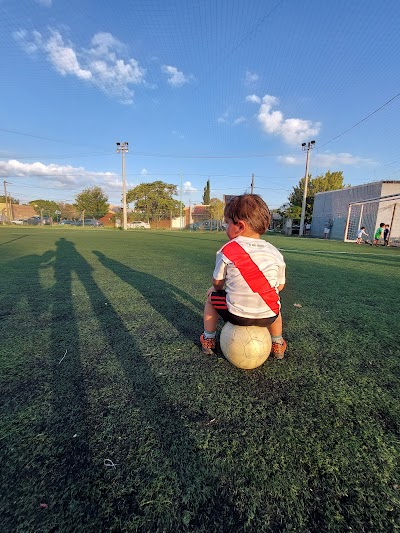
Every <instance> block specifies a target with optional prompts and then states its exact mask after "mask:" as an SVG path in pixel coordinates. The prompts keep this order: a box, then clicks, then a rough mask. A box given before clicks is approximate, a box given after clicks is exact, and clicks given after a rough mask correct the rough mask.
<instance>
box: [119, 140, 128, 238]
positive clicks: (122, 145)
mask: <svg viewBox="0 0 400 533" xmlns="http://www.w3.org/2000/svg"><path fill="white" fill-rule="evenodd" d="M125 152H129V149H128V143H127V142H124V143H117V154H119V153H121V155H122V220H123V223H122V227H123V229H124V230H125V231H126V230H127V229H128V215H127V209H126V179H125Z"/></svg>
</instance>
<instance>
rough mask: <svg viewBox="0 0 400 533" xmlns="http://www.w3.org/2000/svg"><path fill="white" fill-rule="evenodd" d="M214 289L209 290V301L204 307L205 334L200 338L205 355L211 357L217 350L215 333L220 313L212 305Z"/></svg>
mask: <svg viewBox="0 0 400 533" xmlns="http://www.w3.org/2000/svg"><path fill="white" fill-rule="evenodd" d="M211 292H212V289H209V290H208V292H207V300H206V304H205V306H204V317H203V318H204V332H203V333H202V335H201V336H200V342H201V349H202V352H203V354H205V355H211V354H213V353H214V352H213V350H214V348H215V333H216V329H217V323H218V317H219V315H218V313H217V311H216V310H215V309H214V306H213V305H212V303H211V299H210V298H211V296H210V294H211Z"/></svg>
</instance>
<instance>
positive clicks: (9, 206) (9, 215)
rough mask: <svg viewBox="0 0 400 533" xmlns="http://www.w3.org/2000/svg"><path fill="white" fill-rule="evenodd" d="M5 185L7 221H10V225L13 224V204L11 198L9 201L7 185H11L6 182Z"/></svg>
mask: <svg viewBox="0 0 400 533" xmlns="http://www.w3.org/2000/svg"><path fill="white" fill-rule="evenodd" d="M3 183H4V202H5V204H6V213H7V219H8V223H11V218H12V204H11V198H10V201H8V195H7V185H10V183H9V182H8V181H6V180H4V181H3Z"/></svg>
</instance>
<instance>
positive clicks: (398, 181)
mask: <svg viewBox="0 0 400 533" xmlns="http://www.w3.org/2000/svg"><path fill="white" fill-rule="evenodd" d="M377 183H381V184H382V185H383V184H384V183H398V184H399V185H400V180H379V181H370V182H368V183H361V184H360V185H353V186H351V187H343V189H334V190H332V191H322V192H317V193H315V195H317V194H329V193H333V192H340V191H348V190H350V189H357V188H359V187H365V186H366V185H375V184H377Z"/></svg>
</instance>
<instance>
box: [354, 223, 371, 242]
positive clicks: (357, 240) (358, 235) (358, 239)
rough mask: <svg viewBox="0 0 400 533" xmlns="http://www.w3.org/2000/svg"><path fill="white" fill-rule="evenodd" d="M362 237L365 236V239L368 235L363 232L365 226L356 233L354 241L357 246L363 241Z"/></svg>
mask: <svg viewBox="0 0 400 533" xmlns="http://www.w3.org/2000/svg"><path fill="white" fill-rule="evenodd" d="M363 235H365V236H366V237H368V233H367V232H366V231H365V226H363V227H362V228H360V229H359V230H358V231H357V239H356V243H357V244H361V243H362V241H363Z"/></svg>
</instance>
